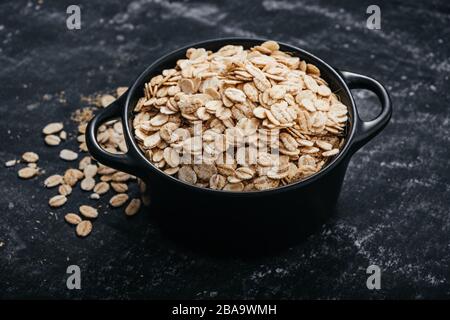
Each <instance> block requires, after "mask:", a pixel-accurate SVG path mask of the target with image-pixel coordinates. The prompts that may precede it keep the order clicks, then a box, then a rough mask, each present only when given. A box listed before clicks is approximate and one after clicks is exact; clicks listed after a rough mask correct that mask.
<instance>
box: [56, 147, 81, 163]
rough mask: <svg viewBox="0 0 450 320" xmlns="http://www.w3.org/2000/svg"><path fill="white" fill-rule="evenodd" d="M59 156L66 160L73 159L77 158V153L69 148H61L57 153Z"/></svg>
mask: <svg viewBox="0 0 450 320" xmlns="http://www.w3.org/2000/svg"><path fill="white" fill-rule="evenodd" d="M59 157H60V158H61V159H63V160H66V161H74V160H76V159H77V158H78V153H76V152H74V151H72V150H69V149H63V150H61V152H60V153H59Z"/></svg>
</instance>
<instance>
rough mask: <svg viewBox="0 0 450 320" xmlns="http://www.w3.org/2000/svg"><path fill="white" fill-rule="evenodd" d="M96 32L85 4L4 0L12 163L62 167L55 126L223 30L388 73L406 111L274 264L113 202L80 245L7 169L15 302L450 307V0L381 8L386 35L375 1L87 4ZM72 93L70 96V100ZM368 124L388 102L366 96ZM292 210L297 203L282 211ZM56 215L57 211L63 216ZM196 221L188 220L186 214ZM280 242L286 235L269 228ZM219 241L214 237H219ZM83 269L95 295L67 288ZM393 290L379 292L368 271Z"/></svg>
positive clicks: (2, 75) (0, 67)
mask: <svg viewBox="0 0 450 320" xmlns="http://www.w3.org/2000/svg"><path fill="white" fill-rule="evenodd" d="M76 3H77V4H80V5H81V13H82V28H81V30H78V31H69V30H67V28H66V23H65V19H66V17H67V14H66V7H67V6H68V5H69V4H74V1H50V0H44V1H42V3H39V2H38V1H20V0H19V1H2V2H1V4H0V84H1V90H0V112H1V117H0V127H1V141H0V145H1V148H0V160H1V161H2V162H4V161H6V160H9V159H14V158H17V157H19V156H20V155H21V154H22V152H25V151H35V152H37V153H39V155H40V157H41V160H40V161H39V164H40V166H41V167H42V168H44V169H45V170H46V172H47V174H46V175H48V174H52V173H58V172H62V171H63V170H64V169H65V168H66V167H67V164H66V163H64V162H62V161H61V160H59V159H58V151H59V149H61V148H63V147H62V146H60V147H57V148H49V147H46V146H45V145H44V142H43V137H42V136H41V134H40V132H41V130H42V128H43V126H44V125H45V124H47V123H49V122H51V121H64V123H65V126H66V129H67V131H68V132H69V133H70V141H69V142H67V143H65V144H64V147H69V148H73V149H75V148H76V147H77V143H76V141H75V137H76V135H75V132H76V131H75V128H76V127H75V124H74V123H73V122H71V120H69V117H70V114H71V113H72V112H73V111H74V110H76V109H77V108H79V107H80V106H81V105H82V103H81V101H80V97H81V96H82V95H85V96H86V95H91V94H96V93H99V92H107V91H112V90H114V89H115V88H116V87H117V86H120V85H129V84H131V83H132V81H133V80H134V79H135V77H136V76H137V75H138V74H139V73H140V72H141V71H142V70H143V69H144V68H145V67H146V66H147V65H148V64H149V63H150V62H152V61H153V60H155V59H156V58H158V57H160V56H161V55H163V54H164V53H166V52H169V51H171V50H173V49H176V48H178V47H180V46H182V45H185V44H188V43H191V42H195V41H200V40H204V39H209V38H215V37H222V36H246V37H247V36H248V37H264V38H271V39H275V40H279V41H283V42H287V43H290V44H292V45H295V46H299V47H301V48H304V49H306V50H308V51H310V52H312V53H314V54H316V55H318V56H319V57H322V58H323V59H324V60H326V61H327V62H329V63H330V64H332V65H334V66H336V67H337V68H341V69H346V70H350V71H354V72H359V73H363V74H366V75H369V76H372V77H375V78H376V79H379V80H380V81H381V82H382V83H383V84H385V85H386V87H387V88H388V89H389V90H390V93H391V96H392V100H393V105H394V115H393V118H392V121H391V123H390V124H389V126H388V127H387V128H386V129H385V130H384V131H383V133H382V134H381V135H380V136H378V137H377V138H375V139H374V140H373V141H371V142H370V143H368V144H367V145H366V146H365V147H364V148H363V149H362V150H360V151H359V152H358V153H356V154H355V156H354V157H353V158H352V161H351V163H350V166H349V168H348V173H347V175H346V178H345V182H344V186H343V189H342V194H341V197H340V200H339V204H338V208H337V212H338V214H337V216H336V217H335V218H333V219H332V220H331V221H330V222H329V223H327V224H326V225H325V226H324V227H323V228H322V230H321V231H320V232H318V233H317V234H315V235H313V236H311V237H310V238H309V239H307V240H306V241H305V242H303V243H302V244H299V245H297V246H294V247H291V248H287V249H286V250H284V251H282V252H279V253H276V254H270V255H266V256H260V257H254V258H250V257H247V258H246V257H220V256H219V257H217V256H214V255H208V254H205V253H198V252H194V251H193V250H189V249H185V248H180V247H179V246H178V245H175V244H174V243H173V242H172V241H171V240H170V239H166V238H164V237H163V235H162V234H161V232H160V230H159V229H158V228H157V227H155V226H154V224H153V223H152V221H151V214H152V213H151V212H141V213H140V214H139V215H137V216H135V217H134V218H132V219H127V218H126V217H125V216H124V215H123V214H122V212H121V210H112V209H110V208H109V207H108V205H107V199H108V197H104V198H102V199H101V200H99V202H100V203H101V205H102V209H101V217H100V218H99V219H98V221H96V222H95V224H94V230H93V232H92V234H91V235H90V236H89V237H88V238H86V239H78V238H77V237H76V236H75V234H74V232H73V230H72V228H71V227H69V226H68V225H66V223H65V222H64V221H63V216H64V214H65V213H66V212H68V211H73V210H75V209H76V208H77V204H81V203H89V202H94V200H89V199H88V194H87V193H83V192H81V191H80V190H79V189H78V190H77V191H75V192H74V194H73V195H72V196H71V197H70V199H69V202H68V203H67V204H66V205H65V206H64V207H63V208H61V209H56V210H52V209H50V208H49V207H48V205H47V199H48V198H49V197H50V196H51V195H52V194H54V192H55V191H54V190H46V189H45V188H43V186H42V183H43V180H44V178H45V176H46V175H43V176H41V177H38V178H36V179H34V180H33V181H23V180H19V179H18V178H17V175H16V171H17V168H5V167H3V168H1V170H0V190H1V197H0V242H2V243H3V245H2V246H1V247H0V297H1V298H121V299H129V298H199V299H201V298H210V297H213V298H214V297H216V298H295V299H297V298H299V299H304V298H321V299H329V298H369V299H378V298H448V297H449V296H450V284H449V281H450V268H449V264H450V262H449V259H450V241H449V240H450V216H449V205H450V200H449V192H450V184H449V160H448V159H449V156H450V152H449V148H448V146H449V142H450V140H449V133H450V130H449V112H448V110H449V97H450V93H449V72H450V58H449V53H450V50H449V36H450V27H449V26H450V24H449V23H450V5H449V3H448V2H447V1H389V2H388V1H376V4H378V5H379V6H380V7H381V17H382V29H381V30H368V29H367V28H366V27H365V21H366V19H367V17H368V15H367V14H366V8H367V6H368V5H369V4H372V3H370V2H368V1H365V0H364V1H361V0H358V1H356V0H350V1H345V2H344V1H335V0H333V1H323V0H320V1H313V0H303V1H287V0H282V1H274V0H267V1H223V2H222V1H215V2H213V1H195V2H186V1H158V0H148V1H147V0H135V1H119V0H115V1H76ZM63 91H64V95H63V96H64V97H65V99H66V101H67V102H66V103H61V102H60V98H61V96H62V92H63ZM354 95H355V98H356V100H357V104H358V106H359V107H360V109H361V110H362V111H361V112H362V113H363V115H364V117H365V119H370V118H371V117H374V116H376V114H377V111H378V110H379V107H378V104H377V100H376V98H375V97H374V96H373V95H372V94H369V93H368V92H366V91H355V92H354ZM280 206H281V207H282V208H286V209H290V210H293V209H294V210H295V208H289V204H280ZM50 212H53V214H50ZM187 214H188V213H187ZM267 236H268V237H270V236H271V235H270V234H268V235H267ZM205 241H207V239H205ZM70 264H77V265H79V266H80V267H81V270H82V290H78V291H77V290H72V291H69V290H67V288H66V285H65V281H66V276H67V275H66V268H67V266H68V265H70ZM371 264H376V265H378V266H380V268H381V270H382V289H381V290H379V291H370V290H368V289H367V288H366V278H367V275H366V268H367V267H368V266H369V265H371Z"/></svg>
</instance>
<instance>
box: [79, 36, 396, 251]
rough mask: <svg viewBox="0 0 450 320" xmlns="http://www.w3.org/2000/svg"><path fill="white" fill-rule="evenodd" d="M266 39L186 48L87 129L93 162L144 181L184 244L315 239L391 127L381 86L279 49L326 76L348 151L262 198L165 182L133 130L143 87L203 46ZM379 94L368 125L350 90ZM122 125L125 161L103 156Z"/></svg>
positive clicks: (255, 244) (257, 246) (167, 226)
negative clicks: (369, 149) (104, 141)
mask: <svg viewBox="0 0 450 320" xmlns="http://www.w3.org/2000/svg"><path fill="white" fill-rule="evenodd" d="M263 41H266V40H264V39H247V38H227V39H217V40H208V41H203V42H199V43H195V44H191V45H189V46H186V47H183V48H180V49H178V50H176V51H173V52H171V53H168V54H166V55H165V56H163V57H162V58H160V59H159V60H157V61H155V62H154V63H152V64H151V65H150V66H149V67H148V68H147V69H146V70H145V71H144V72H143V73H142V74H141V75H140V76H139V77H138V78H137V80H136V81H135V82H134V84H133V85H132V86H131V87H130V89H129V90H128V91H127V92H126V93H125V94H123V95H122V96H121V97H120V98H118V99H117V100H116V101H115V102H114V103H112V104H111V105H110V106H108V107H107V108H106V109H105V110H103V111H102V112H100V113H99V114H97V115H96V116H95V117H94V118H93V119H92V120H91V121H90V123H89V126H88V128H87V132H86V142H87V146H88V149H89V151H90V153H91V154H92V156H93V157H94V158H95V159H97V160H98V161H99V162H100V163H102V164H105V165H107V166H109V167H112V168H115V169H118V170H120V171H124V172H128V173H131V174H133V175H135V176H138V177H140V178H142V179H143V180H144V181H145V182H146V183H147V185H148V191H147V192H149V193H150V197H151V207H150V209H149V210H150V211H153V212H154V213H156V215H157V217H158V220H157V221H159V222H160V223H161V225H162V226H163V227H164V230H166V231H168V232H169V233H170V234H173V235H176V237H177V238H179V239H182V241H183V242H185V241H189V240H194V243H196V246H197V245H205V244H206V245H207V246H211V247H214V248H216V246H220V247H223V248H231V249H232V250H234V249H240V248H247V249H250V250H266V249H267V248H273V247H279V246H280V244H281V245H284V244H286V243H292V242H293V241H296V240H300V239H302V238H304V236H306V235H308V234H310V233H311V232H313V231H314V230H316V228H317V227H318V226H320V225H321V224H322V223H323V222H324V221H326V220H327V218H329V217H330V216H331V215H332V214H333V211H334V210H333V209H334V207H335V205H336V202H337V199H338V196H339V193H340V190H341V185H342V181H343V179H344V175H345V171H346V169H347V165H348V162H349V160H350V158H351V156H352V154H353V153H354V152H356V151H357V150H358V149H359V148H360V147H361V146H363V145H364V144H365V143H367V142H368V141H369V140H371V139H372V138H373V137H374V136H376V135H377V134H378V133H379V132H380V131H381V130H382V129H383V128H384V127H385V126H386V125H387V123H388V122H389V119H390V117H391V113H392V107H391V101H390V98H389V95H388V92H387V91H386V89H385V88H384V87H383V86H382V85H381V84H380V83H379V82H378V81H376V80H374V79H372V78H369V77H367V76H363V75H360V74H356V73H352V72H346V71H338V70H336V69H334V68H332V67H331V66H330V65H328V64H327V63H325V62H324V61H322V60H321V59H319V58H317V57H316V56H314V55H312V54H310V53H308V52H306V51H304V50H301V49H299V48H296V47H293V46H290V45H287V44H283V43H280V47H281V49H280V50H283V51H287V52H291V53H292V54H293V55H294V56H298V57H300V58H301V59H302V60H305V61H306V62H307V63H312V64H314V65H316V66H317V67H318V68H319V69H320V71H321V77H322V78H323V79H324V80H326V81H327V82H328V84H329V86H330V88H331V89H332V91H333V92H336V93H337V94H338V96H339V97H340V99H341V101H342V102H343V103H344V104H345V105H347V106H348V107H349V121H348V125H347V136H346V139H345V144H344V146H343V148H342V149H341V151H340V152H339V154H338V155H336V156H335V157H334V158H333V159H332V160H331V161H330V162H329V163H328V164H327V165H326V166H325V167H324V168H323V169H322V170H321V171H320V172H318V173H316V174H314V175H312V176H310V177H308V178H307V179H305V180H302V181H298V182H296V183H293V184H290V185H286V186H283V187H279V188H276V189H271V190H266V191H257V192H254V191H253V192H230V191H218V190H212V189H207V188H201V187H196V186H193V185H189V184H187V183H184V182H182V181H180V180H177V179H176V178H174V177H172V176H169V175H166V174H165V173H163V172H162V171H160V170H159V169H158V168H156V167H155V166H154V165H153V164H152V163H151V162H150V161H149V160H147V159H146V158H145V156H144V153H143V152H142V151H141V150H140V148H139V147H138V145H137V143H136V141H135V139H134V135H133V129H132V111H133V108H134V106H135V105H136V103H137V101H138V99H139V98H140V97H141V96H142V94H143V87H144V84H145V83H146V82H148V81H149V80H150V78H152V77H153V76H155V75H156V74H158V73H160V72H161V71H162V70H163V69H169V68H173V67H174V66H175V63H176V61H177V60H178V59H182V58H184V57H185V53H186V50H187V49H188V48H191V47H201V48H205V49H207V50H213V51H215V50H218V49H219V48H221V47H222V46H224V45H227V44H235V45H242V46H243V47H244V48H249V47H252V46H255V45H258V44H260V43H261V42H263ZM355 88H361V89H368V90H371V91H373V92H374V93H375V94H376V95H377V96H378V98H379V100H380V102H381V107H382V111H381V113H380V114H379V115H378V117H376V118H375V119H374V120H371V121H368V122H365V121H362V120H361V119H360V118H359V116H358V112H357V109H356V105H355V102H354V100H353V97H352V95H351V92H350V89H355ZM112 118H120V119H121V121H122V124H123V128H124V136H125V140H126V144H127V146H128V152H127V153H126V154H123V155H117V154H112V153H109V152H107V151H105V150H103V149H102V148H101V147H100V145H99V144H98V142H97V141H96V132H97V129H98V127H99V126H100V125H101V124H102V123H104V122H105V121H107V120H110V119H112Z"/></svg>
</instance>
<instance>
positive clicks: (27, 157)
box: [22, 151, 39, 163]
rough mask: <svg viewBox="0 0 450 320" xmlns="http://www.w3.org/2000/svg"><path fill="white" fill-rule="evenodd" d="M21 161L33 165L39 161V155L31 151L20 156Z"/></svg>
mask: <svg viewBox="0 0 450 320" xmlns="http://www.w3.org/2000/svg"><path fill="white" fill-rule="evenodd" d="M22 160H24V161H25V162H28V163H34V162H37V161H38V160H39V155H38V154H37V153H35V152H31V151H29V152H25V153H24V154H22Z"/></svg>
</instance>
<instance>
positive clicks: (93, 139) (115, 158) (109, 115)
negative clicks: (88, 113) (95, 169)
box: [86, 92, 136, 174]
mask: <svg viewBox="0 0 450 320" xmlns="http://www.w3.org/2000/svg"><path fill="white" fill-rule="evenodd" d="M126 97H127V92H125V93H123V94H122V95H121V96H120V97H119V98H117V100H116V101H114V102H113V103H111V104H110V105H109V106H108V107H106V109H104V110H102V111H101V112H100V113H99V114H97V115H96V116H95V117H94V118H92V119H91V120H90V121H89V124H88V126H87V128H86V145H87V147H88V150H89V152H90V154H91V155H92V156H93V157H94V158H95V159H96V160H97V161H98V162H100V163H102V164H104V165H106V166H108V167H111V168H114V169H117V170H120V171H124V172H127V173H130V174H134V173H133V171H134V169H135V168H136V163H135V161H134V160H133V158H132V157H131V156H130V154H129V151H128V152H127V153H124V154H114V153H111V152H108V151H105V150H104V149H103V148H102V147H101V146H100V144H99V143H98V141H97V130H98V128H99V127H100V126H101V125H102V124H103V123H105V122H106V121H108V120H110V119H113V118H120V120H121V121H123V119H122V117H121V111H122V110H123V107H124V105H125V100H126ZM127 147H128V146H127ZM128 150H130V148H129V147H128Z"/></svg>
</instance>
